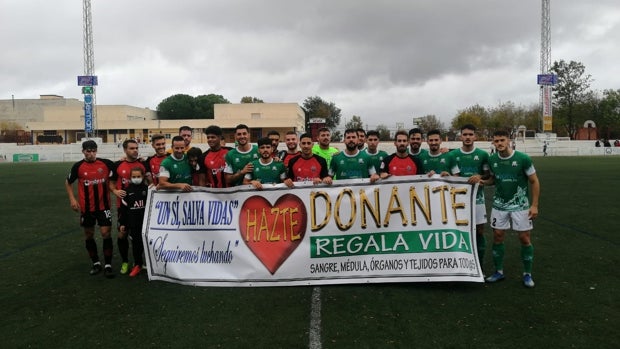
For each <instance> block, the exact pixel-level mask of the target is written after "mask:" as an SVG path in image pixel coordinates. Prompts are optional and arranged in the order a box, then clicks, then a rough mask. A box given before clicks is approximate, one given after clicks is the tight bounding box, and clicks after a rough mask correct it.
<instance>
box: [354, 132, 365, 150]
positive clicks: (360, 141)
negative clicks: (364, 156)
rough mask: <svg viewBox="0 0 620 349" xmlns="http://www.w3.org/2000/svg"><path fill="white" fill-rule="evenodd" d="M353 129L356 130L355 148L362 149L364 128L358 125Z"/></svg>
mask: <svg viewBox="0 0 620 349" xmlns="http://www.w3.org/2000/svg"><path fill="white" fill-rule="evenodd" d="M355 131H356V132H357V148H358V149H364V145H366V130H364V129H363V128H361V127H359V128H357V129H356V130H355Z"/></svg>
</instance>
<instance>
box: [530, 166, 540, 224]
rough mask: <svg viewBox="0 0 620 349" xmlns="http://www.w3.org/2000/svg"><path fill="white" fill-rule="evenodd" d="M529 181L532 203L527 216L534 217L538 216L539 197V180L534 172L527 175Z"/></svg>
mask: <svg viewBox="0 0 620 349" xmlns="http://www.w3.org/2000/svg"><path fill="white" fill-rule="evenodd" d="M527 179H528V181H529V182H530V194H531V195H532V204H531V205H530V214H529V218H530V219H534V218H536V217H537V216H538V198H539V197H540V182H539V181H538V176H537V175H536V173H532V174H531V175H529V176H527Z"/></svg>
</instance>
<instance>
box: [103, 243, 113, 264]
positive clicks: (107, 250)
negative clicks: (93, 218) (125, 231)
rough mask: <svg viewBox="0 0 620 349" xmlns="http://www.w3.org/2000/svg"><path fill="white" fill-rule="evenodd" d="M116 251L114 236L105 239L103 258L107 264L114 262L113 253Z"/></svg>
mask: <svg viewBox="0 0 620 349" xmlns="http://www.w3.org/2000/svg"><path fill="white" fill-rule="evenodd" d="M113 253H114V245H113V243H112V238H107V239H103V258H104V259H105V264H112V254H113Z"/></svg>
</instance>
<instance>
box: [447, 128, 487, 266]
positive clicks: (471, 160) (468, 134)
mask: <svg viewBox="0 0 620 349" xmlns="http://www.w3.org/2000/svg"><path fill="white" fill-rule="evenodd" d="M475 141H476V126H474V125H472V124H466V125H463V126H462V127H461V142H463V145H462V146H461V147H460V148H459V149H454V150H453V151H452V156H453V157H454V159H455V160H456V164H457V165H458V167H459V170H461V173H460V174H461V176H463V177H467V178H469V183H472V184H475V183H479V182H480V179H488V178H489V176H490V174H489V153H487V152H486V151H484V150H482V149H480V148H476V147H475V146H474V142H475ZM475 219H476V221H475V223H476V247H477V250H478V260H479V261H480V265H481V266H482V265H483V261H484V253H485V251H486V238H485V236H484V224H485V223H486V222H487V209H486V205H485V198H484V188H483V187H482V186H479V187H478V191H477V192H476V217H475Z"/></svg>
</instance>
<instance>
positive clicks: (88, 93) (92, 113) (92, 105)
mask: <svg viewBox="0 0 620 349" xmlns="http://www.w3.org/2000/svg"><path fill="white" fill-rule="evenodd" d="M83 16H84V75H85V76H86V77H90V79H85V80H84V81H83V83H82V84H80V81H79V79H78V85H80V86H82V94H84V131H85V132H86V137H87V138H90V137H92V136H96V135H97V103H96V98H95V97H96V86H97V78H96V76H95V50H94V45H93V19H92V14H91V10H90V0H83Z"/></svg>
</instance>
